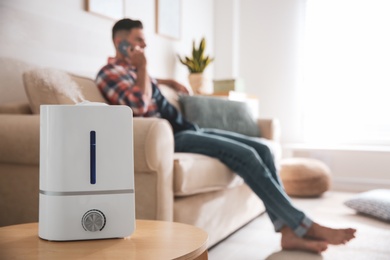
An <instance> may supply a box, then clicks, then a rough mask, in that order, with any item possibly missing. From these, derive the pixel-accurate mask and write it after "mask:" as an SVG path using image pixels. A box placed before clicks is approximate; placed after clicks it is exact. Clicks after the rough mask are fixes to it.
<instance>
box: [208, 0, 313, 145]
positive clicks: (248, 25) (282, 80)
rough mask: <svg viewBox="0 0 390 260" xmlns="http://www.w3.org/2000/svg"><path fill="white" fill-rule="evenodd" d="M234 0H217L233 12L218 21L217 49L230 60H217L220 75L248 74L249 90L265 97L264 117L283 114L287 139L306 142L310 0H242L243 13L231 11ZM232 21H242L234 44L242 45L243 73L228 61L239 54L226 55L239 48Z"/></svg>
mask: <svg viewBox="0 0 390 260" xmlns="http://www.w3.org/2000/svg"><path fill="white" fill-rule="evenodd" d="M232 1H233V3H232ZM234 2H235V0H228V1H227V2H226V4H225V6H223V7H221V6H220V5H222V3H225V1H222V0H217V2H216V3H217V4H216V9H218V10H222V9H226V10H228V12H230V13H232V15H231V16H230V17H227V18H226V13H225V16H224V15H223V14H219V12H220V11H218V10H216V17H217V18H218V19H224V20H222V21H217V22H216V39H215V41H216V43H217V44H218V45H217V46H216V47H215V49H216V53H217V54H219V53H222V55H220V56H223V57H222V58H223V59H224V61H226V62H219V63H218V61H216V68H215V71H216V77H229V76H230V77H241V78H243V80H244V82H245V86H246V91H247V92H248V93H250V94H253V95H256V96H257V97H258V98H259V101H260V102H259V103H260V108H259V110H260V111H259V115H260V116H262V117H277V118H279V120H280V122H281V126H282V129H283V131H282V142H283V143H291V142H299V141H301V140H302V135H301V133H302V129H301V126H302V118H301V107H300V104H301V102H300V97H301V95H300V92H299V91H300V83H301V81H300V80H301V66H300V62H301V60H300V55H301V48H302V46H301V40H302V37H303V22H304V10H305V2H306V0H272V1H270V0H239V1H238V2H239V7H238V10H239V14H238V15H235V14H234V12H232V11H231V6H232V5H234ZM217 7H218V8H217ZM229 19H235V20H236V26H237V27H236V28H237V29H235V30H237V32H236V34H238V38H239V42H238V43H237V44H235V45H234V46H236V48H238V57H237V58H236V60H237V62H238V68H237V70H238V72H235V71H234V67H232V66H231V65H229V63H227V62H228V61H229V59H230V60H231V61H233V60H234V57H233V56H231V57H229V56H228V55H226V53H228V51H226V50H225V48H230V53H231V55H234V53H235V52H236V51H237V50H236V49H234V48H235V47H234V46H231V45H232V43H231V42H230V41H229V40H230V39H229V38H227V37H226V33H225V30H226V27H228V28H229V27H232V25H231V24H230V21H229ZM231 29H234V27H233V28H231ZM233 31H234V30H233ZM220 32H222V33H220ZM228 36H229V35H228ZM220 56H218V57H217V58H220ZM217 66H218V67H217ZM229 66H230V67H229ZM231 71H232V72H231ZM235 74H236V75H235Z"/></svg>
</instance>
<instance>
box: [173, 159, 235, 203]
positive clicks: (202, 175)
mask: <svg viewBox="0 0 390 260" xmlns="http://www.w3.org/2000/svg"><path fill="white" fill-rule="evenodd" d="M242 183H243V180H242V178H241V177H239V176H238V175H236V174H235V173H233V172H232V171H231V170H230V169H229V168H228V167H226V166H225V165H224V164H223V163H221V162H220V161H219V160H217V159H214V158H211V157H208V156H205V155H201V154H193V153H175V154H174V193H175V195H176V196H188V195H193V194H197V193H203V192H209V191H216V190H222V189H227V188H232V187H236V186H238V185H241V184H242Z"/></svg>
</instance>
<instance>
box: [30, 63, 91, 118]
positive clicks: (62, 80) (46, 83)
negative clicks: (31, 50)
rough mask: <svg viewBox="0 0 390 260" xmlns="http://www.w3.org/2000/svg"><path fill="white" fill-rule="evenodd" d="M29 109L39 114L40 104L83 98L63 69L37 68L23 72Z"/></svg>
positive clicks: (71, 102)
mask: <svg viewBox="0 0 390 260" xmlns="http://www.w3.org/2000/svg"><path fill="white" fill-rule="evenodd" d="M23 83H24V88H25V90H26V94H27V98H28V100H29V102H30V106H31V110H32V112H33V113H34V114H39V110H40V105H42V104H75V103H78V102H80V101H82V100H84V98H83V95H82V94H81V91H80V88H79V86H78V85H77V84H76V82H75V81H74V80H72V78H71V77H70V76H69V75H68V74H67V73H66V72H63V71H60V70H55V69H50V68H47V69H46V68H43V69H42V68H39V69H34V70H30V71H27V72H25V73H23Z"/></svg>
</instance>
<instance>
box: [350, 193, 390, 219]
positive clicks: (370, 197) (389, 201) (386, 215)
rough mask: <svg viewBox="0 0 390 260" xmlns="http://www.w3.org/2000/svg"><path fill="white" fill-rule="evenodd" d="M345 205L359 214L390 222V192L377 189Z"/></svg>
mask: <svg viewBox="0 0 390 260" xmlns="http://www.w3.org/2000/svg"><path fill="white" fill-rule="evenodd" d="M344 204H345V205H346V206H348V207H350V208H352V209H354V210H356V211H357V212H360V213H363V214H367V215H370V216H373V217H376V218H379V219H382V220H385V221H390V190H386V189H377V190H371V191H367V192H363V193H359V194H357V195H355V196H354V197H352V198H351V199H349V200H347V201H345V202H344Z"/></svg>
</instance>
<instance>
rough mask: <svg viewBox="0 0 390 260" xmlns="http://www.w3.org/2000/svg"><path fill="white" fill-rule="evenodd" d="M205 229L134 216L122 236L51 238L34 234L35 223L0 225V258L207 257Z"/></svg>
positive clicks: (200, 258)
mask: <svg viewBox="0 0 390 260" xmlns="http://www.w3.org/2000/svg"><path fill="white" fill-rule="evenodd" d="M207 239H208V235H207V233H206V232H205V231H203V230H201V229H199V228H197V227H194V226H190V225H187V224H182V223H175V222H165V221H153V220H137V221H136V230H135V232H134V233H133V234H132V235H131V236H130V237H126V238H116V239H102V240H87V241H69V242H54V241H46V240H43V239H40V238H39V237H38V223H28V224H20V225H13V226H6V227H1V228H0V259H56V260H58V259H197V260H207V259H208V253H207Z"/></svg>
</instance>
